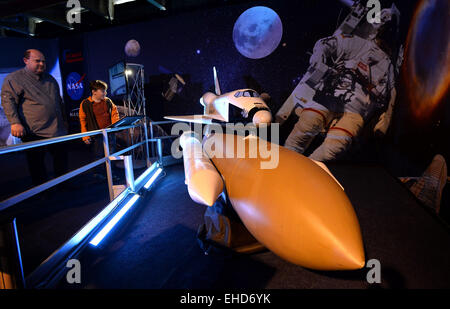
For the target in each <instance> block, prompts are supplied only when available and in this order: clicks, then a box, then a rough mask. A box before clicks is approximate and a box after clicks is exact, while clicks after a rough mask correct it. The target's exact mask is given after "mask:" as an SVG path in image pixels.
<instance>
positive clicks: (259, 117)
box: [253, 110, 272, 126]
mask: <svg viewBox="0 0 450 309" xmlns="http://www.w3.org/2000/svg"><path fill="white" fill-rule="evenodd" d="M271 122H272V114H271V113H270V112H269V111H266V110H262V111H258V112H256V113H255V115H254V116H253V124H254V125H255V126H258V125H260V124H263V123H267V124H268V123H271Z"/></svg>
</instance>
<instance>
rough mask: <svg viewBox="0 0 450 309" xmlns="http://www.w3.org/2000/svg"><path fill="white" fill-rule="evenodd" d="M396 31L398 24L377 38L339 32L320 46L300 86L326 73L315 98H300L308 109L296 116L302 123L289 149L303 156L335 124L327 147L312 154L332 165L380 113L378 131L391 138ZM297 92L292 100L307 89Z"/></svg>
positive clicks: (288, 143) (381, 30)
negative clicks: (364, 37) (322, 133)
mask: <svg viewBox="0 0 450 309" xmlns="http://www.w3.org/2000/svg"><path fill="white" fill-rule="evenodd" d="M394 27H395V26H394V23H393V22H389V21H388V22H386V23H385V24H384V25H383V26H381V27H380V28H379V29H378V34H377V36H376V37H375V38H374V39H363V38H361V37H358V36H354V35H346V34H339V33H338V34H336V33H335V35H333V36H331V37H327V38H324V39H321V40H319V41H318V42H317V43H316V45H315V46H314V50H313V55H312V56H311V58H310V64H311V66H310V69H309V70H308V72H307V73H306V74H305V75H304V77H303V78H302V81H301V82H300V84H299V85H300V86H301V85H302V83H304V84H305V85H306V84H308V83H309V82H308V81H310V80H312V79H314V74H316V73H314V70H316V71H317V69H318V70H319V71H320V70H322V72H324V71H326V74H323V78H322V76H321V79H320V83H319V84H320V85H319V86H317V85H315V86H314V89H315V90H317V91H316V92H315V94H314V99H312V100H306V99H303V98H299V97H297V98H296V100H298V99H300V100H301V101H303V102H304V103H305V104H304V105H303V106H301V107H300V108H297V109H296V111H295V112H296V114H297V115H298V116H299V119H298V122H297V123H296V124H295V127H294V129H293V130H292V132H291V133H290V135H289V136H288V138H287V140H286V142H285V147H287V148H289V149H291V150H294V151H297V152H299V153H303V152H304V151H305V150H306V149H307V148H308V146H309V145H310V143H311V142H312V140H313V139H314V137H315V136H316V135H317V134H318V133H320V132H321V131H322V130H324V129H326V128H327V127H328V126H329V125H330V123H333V124H332V125H331V127H330V128H329V129H328V132H327V135H326V137H325V140H324V142H323V143H322V144H321V145H320V146H319V147H318V148H317V149H315V150H314V152H313V153H312V154H311V155H310V158H311V159H313V160H316V161H321V162H326V161H330V160H333V159H335V158H336V157H338V156H339V155H340V154H342V153H343V152H345V150H347V149H348V147H349V146H350V144H351V142H352V140H353V138H355V137H356V136H358V134H359V133H360V132H361V129H362V127H363V126H364V123H365V122H366V121H367V120H368V119H369V117H370V116H371V115H373V112H374V111H376V110H377V109H378V110H379V109H380V108H384V109H385V110H386V112H385V113H383V114H382V116H381V117H380V121H379V122H378V123H377V125H376V127H375V130H378V131H380V132H381V133H386V130H387V127H388V126H389V122H390V118H391V114H392V108H393V105H394V102H395V98H396V90H395V87H394V86H395V74H394V71H395V65H394V64H393V63H392V60H391V54H392V50H391V48H392V47H391V46H390V44H391V43H392V33H393V31H392V29H393V28H394ZM323 67H325V68H326V69H323ZM310 84H311V83H310ZM305 87H307V88H308V86H305ZM308 89H310V90H311V89H312V88H308ZM297 92H298V93H297V94H295V91H294V93H293V95H296V96H298V94H301V93H302V90H301V89H300V91H297ZM305 97H307V96H306V95H305ZM290 99H292V98H290ZM288 100H289V99H288ZM386 105H387V109H386V108H385V107H386ZM336 119H337V122H336ZM333 120H334V121H335V122H333Z"/></svg>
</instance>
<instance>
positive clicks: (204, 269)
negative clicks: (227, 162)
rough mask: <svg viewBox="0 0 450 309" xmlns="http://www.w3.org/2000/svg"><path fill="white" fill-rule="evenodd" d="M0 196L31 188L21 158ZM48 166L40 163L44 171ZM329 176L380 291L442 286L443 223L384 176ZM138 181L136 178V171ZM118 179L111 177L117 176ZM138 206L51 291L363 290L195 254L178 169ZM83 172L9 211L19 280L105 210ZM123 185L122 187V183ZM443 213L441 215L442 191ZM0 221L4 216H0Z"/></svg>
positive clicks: (341, 280)
mask: <svg viewBox="0 0 450 309" xmlns="http://www.w3.org/2000/svg"><path fill="white" fill-rule="evenodd" d="M83 146H84V145H80V143H78V144H77V143H72V144H69V145H68V147H67V149H68V152H69V159H70V160H69V162H71V166H70V169H71V170H73V169H75V168H77V167H80V166H82V165H83V164H85V163H87V162H90V161H91V159H92V158H91V157H90V154H89V152H87V151H86V148H85V147H83ZM0 163H1V169H2V172H3V175H4V176H5V177H2V179H1V181H0V188H1V191H0V198H1V199H3V198H5V197H7V196H11V195H13V194H15V193H18V192H21V191H23V190H26V189H27V188H29V187H31V182H30V180H29V177H28V172H27V165H26V160H25V157H24V155H23V154H16V155H14V156H12V155H6V156H2V160H1V162H0ZM49 165H50V164H49ZM330 169H331V170H332V171H333V173H334V174H335V176H336V178H337V179H338V180H339V181H340V182H341V183H342V185H343V186H344V187H345V189H346V192H347V195H348V196H349V198H350V200H351V201H352V203H353V205H354V208H355V211H356V213H357V216H358V218H359V221H360V225H361V229H362V234H363V239H364V243H365V248H366V258H367V260H369V259H378V260H379V261H380V262H381V267H382V283H381V285H378V286H377V287H382V288H450V246H449V244H450V233H449V229H448V225H447V224H445V223H443V222H442V220H440V219H439V218H437V217H436V216H435V215H433V214H432V213H431V212H430V211H428V210H426V209H425V208H424V207H423V206H421V205H420V204H419V203H418V202H417V201H416V199H415V198H414V196H413V195H412V194H410V192H409V191H408V190H407V189H406V188H405V187H404V186H403V185H402V184H400V183H399V182H398V181H397V179H396V178H395V177H393V176H391V175H389V173H388V172H386V171H385V169H383V168H381V167H378V166H375V165H372V166H370V165H361V164H359V165H358V164H342V163H341V164H337V165H331V166H330ZM136 172H137V173H139V171H136ZM121 173H123V170H122V171H120V170H119V171H116V175H117V176H119V177H120V176H122V177H123V175H121ZM165 173H166V175H165V177H163V178H162V179H161V180H159V181H158V182H157V183H156V186H155V187H154V188H153V190H152V191H150V192H149V193H148V194H147V195H146V196H145V197H144V198H143V199H142V201H141V202H140V203H139V204H137V207H135V208H133V210H132V212H131V213H129V214H127V216H126V218H125V220H123V222H122V223H121V225H119V226H118V227H117V229H115V230H114V231H113V232H112V233H111V234H110V235H109V236H108V237H107V238H106V239H105V241H104V243H102V247H100V248H92V247H89V248H88V249H87V250H85V252H84V253H83V255H82V256H81V257H80V259H81V263H82V283H81V284H80V285H69V284H67V283H65V281H62V282H61V283H60V285H59V287H61V288H222V287H223V288H233V287H249V288H371V287H374V286H371V285H369V284H368V283H367V282H366V274H367V271H368V270H369V269H364V270H362V271H357V272H342V273H336V272H334V273H333V272H329V273H324V272H315V271H310V270H307V269H304V268H302V267H299V266H295V265H292V264H290V263H288V262H285V261H284V260H282V259H280V258H278V257H277V256H275V255H274V254H273V253H271V252H269V251H265V252H262V253H258V254H252V255H245V256H237V255H233V254H230V253H223V254H217V253H215V254H210V255H205V254H204V253H203V251H202V250H201V249H200V247H199V245H198V243H197V239H196V232H197V229H198V227H199V225H200V224H201V223H202V219H203V213H204V211H205V207H203V206H200V205H197V204H196V203H194V202H193V201H192V200H191V199H190V198H189V195H188V193H187V189H186V185H185V184H184V174H183V167H182V165H178V166H173V167H170V168H167V169H166V170H165ZM92 174H93V173H92V171H89V172H86V173H83V174H82V175H79V176H77V177H76V178H74V179H72V180H71V181H70V182H69V183H68V185H66V186H61V185H59V186H58V187H56V188H55V189H52V190H51V191H49V192H44V193H41V194H39V195H37V196H36V197H34V198H32V199H31V200H29V201H26V202H23V203H20V204H18V205H16V206H14V208H13V209H11V211H10V213H12V214H14V217H16V218H17V224H18V231H19V237H20V245H21V248H22V257H23V263H24V269H25V275H28V274H30V273H31V272H32V270H34V269H35V268H36V267H37V266H38V265H39V264H40V263H41V262H42V261H44V260H45V259H46V258H47V257H48V256H49V255H50V254H51V253H52V252H53V251H54V250H56V249H57V248H58V247H59V246H61V245H62V244H63V243H64V242H65V241H66V240H67V239H68V238H69V237H70V236H72V235H73V234H74V233H75V232H76V231H78V230H79V229H80V228H81V227H82V226H83V225H84V224H85V223H86V222H87V221H89V220H90V219H91V218H92V217H93V216H94V215H95V214H97V213H98V212H99V211H100V210H101V209H103V207H104V206H105V205H106V204H107V202H108V193H107V186H106V182H105V181H102V180H99V179H96V178H94V177H93V176H92ZM122 181H123V179H122ZM448 187H449V186H447V188H446V190H445V192H447V193H445V194H444V198H443V205H444V206H443V207H444V209H443V212H444V214H445V213H447V214H448V213H449V210H450V209H448V208H449V207H447V206H448V205H449V200H450V198H449V194H448V192H449V190H448ZM2 217H3V218H4V217H5V213H4V212H3V213H2Z"/></svg>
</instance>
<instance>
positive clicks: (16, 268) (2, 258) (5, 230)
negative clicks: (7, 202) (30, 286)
mask: <svg viewBox="0 0 450 309" xmlns="http://www.w3.org/2000/svg"><path fill="white" fill-rule="evenodd" d="M25 287H26V285H25V276H24V273H23V265H22V254H21V251H20V245H19V236H18V233H17V225H16V218H14V219H13V220H12V222H9V223H6V224H4V225H0V289H20V288H25Z"/></svg>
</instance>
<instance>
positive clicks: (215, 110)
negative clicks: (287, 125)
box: [164, 67, 272, 126]
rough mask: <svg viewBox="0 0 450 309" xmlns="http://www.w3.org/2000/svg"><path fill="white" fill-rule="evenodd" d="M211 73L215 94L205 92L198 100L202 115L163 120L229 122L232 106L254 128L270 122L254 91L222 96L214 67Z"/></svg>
mask: <svg viewBox="0 0 450 309" xmlns="http://www.w3.org/2000/svg"><path fill="white" fill-rule="evenodd" d="M213 73H214V85H215V92H216V93H215V94H214V93H212V92H207V93H205V94H204V95H203V96H202V97H201V98H200V104H202V105H203V108H204V111H203V115H191V116H166V117H164V118H166V119H170V120H178V121H187V122H196V123H204V124H211V123H213V122H229V120H230V117H229V113H230V105H233V106H235V107H237V108H238V109H239V110H240V111H241V116H242V117H243V118H244V119H247V120H249V121H251V122H253V124H254V125H256V126H259V125H261V124H269V123H271V122H272V114H271V112H270V109H269V107H268V106H267V104H266V103H265V102H264V100H263V99H262V98H261V97H260V95H259V94H258V93H257V92H256V91H255V90H252V89H239V90H234V91H231V92H228V93H225V94H222V92H221V90H220V85H219V79H218V78H217V71H216V68H215V67H213Z"/></svg>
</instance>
